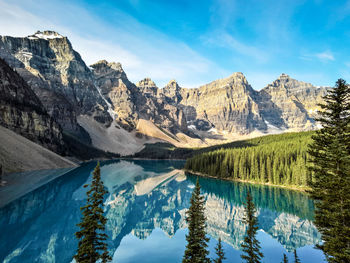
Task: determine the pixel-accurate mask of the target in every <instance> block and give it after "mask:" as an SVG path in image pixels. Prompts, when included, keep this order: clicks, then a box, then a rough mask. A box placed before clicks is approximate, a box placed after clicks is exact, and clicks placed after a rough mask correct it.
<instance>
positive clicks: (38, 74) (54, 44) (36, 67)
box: [0, 31, 111, 137]
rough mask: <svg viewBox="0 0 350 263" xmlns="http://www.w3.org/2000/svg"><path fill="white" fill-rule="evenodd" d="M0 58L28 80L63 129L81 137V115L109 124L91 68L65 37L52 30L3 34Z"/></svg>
mask: <svg viewBox="0 0 350 263" xmlns="http://www.w3.org/2000/svg"><path fill="white" fill-rule="evenodd" d="M0 57H2V58H3V59H5V60H6V61H7V62H8V63H9V65H10V66H11V67H13V68H15V69H16V70H17V72H18V73H19V74H20V75H21V76H22V77H23V78H24V79H25V80H26V81H27V82H28V84H29V85H30V86H31V87H32V89H33V91H34V92H35V94H36V95H37V96H38V97H39V99H40V100H41V102H42V103H43V105H44V107H45V108H46V110H47V111H48V113H49V114H50V115H51V116H52V117H54V119H55V120H57V122H58V123H59V124H60V125H61V126H62V128H63V129H64V130H66V131H68V132H70V133H72V134H77V135H78V136H81V127H79V125H78V124H77V120H76V117H77V116H78V115H79V114H89V115H92V116H94V117H95V119H96V120H97V121H100V122H103V123H105V124H106V125H109V124H110V122H111V118H110V116H109V114H108V113H107V105H106V103H105V101H104V100H103V99H102V98H101V96H100V95H99V93H98V90H97V89H96V87H95V85H94V79H93V77H92V74H91V71H90V70H89V68H88V67H87V66H86V65H85V63H84V61H83V60H82V59H81V57H80V55H79V54H78V53H77V52H76V51H75V50H73V48H72V45H71V43H70V41H69V40H68V39H67V38H66V37H63V36H61V35H59V34H58V33H56V32H53V31H44V32H39V31H38V32H37V33H36V34H34V35H32V36H28V37H8V36H2V37H1V38H0ZM81 137H82V136H81Z"/></svg>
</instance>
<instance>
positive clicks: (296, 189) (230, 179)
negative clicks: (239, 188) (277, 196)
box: [182, 169, 311, 194]
mask: <svg viewBox="0 0 350 263" xmlns="http://www.w3.org/2000/svg"><path fill="white" fill-rule="evenodd" d="M182 170H183V171H184V172H187V173H191V174H193V175H197V176H201V177H206V178H212V179H216V180H223V181H229V182H240V183H247V184H255V185H264V186H270V187H278V188H284V189H287V190H293V191H298V192H303V193H305V194H308V192H307V191H309V190H311V188H309V187H298V186H287V185H278V184H270V183H262V182H256V181H252V180H241V179H233V178H218V177H214V176H210V175H208V174H203V173H200V172H195V171H192V170H187V169H182Z"/></svg>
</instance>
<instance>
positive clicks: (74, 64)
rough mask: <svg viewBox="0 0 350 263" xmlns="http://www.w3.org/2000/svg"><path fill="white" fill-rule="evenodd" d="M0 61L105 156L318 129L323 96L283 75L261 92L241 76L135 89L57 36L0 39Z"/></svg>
mask: <svg viewBox="0 0 350 263" xmlns="http://www.w3.org/2000/svg"><path fill="white" fill-rule="evenodd" d="M0 57H1V58H3V59H4V60H5V61H6V62H7V63H8V64H9V65H10V66H11V67H12V68H14V69H15V70H16V71H17V72H18V74H19V75H20V76H22V77H23V79H24V80H25V81H26V82H27V83H28V84H29V86H30V87H31V89H32V90H33V91H34V93H35V94H36V95H37V97H38V98H39V99H40V101H41V103H42V104H43V106H44V108H45V109H46V111H47V112H48V113H49V115H50V116H51V117H52V118H53V119H54V120H55V121H57V123H59V124H60V126H61V127H62V129H63V132H65V133H68V134H70V135H73V136H74V137H75V138H77V139H78V140H81V141H84V142H85V143H88V144H92V145H94V146H95V147H98V148H100V149H103V150H108V151H111V152H118V153H122V154H130V153H133V152H135V151H138V150H140V149H142V147H143V145H144V143H147V142H157V141H167V142H170V143H172V144H174V145H175V146H184V147H193V146H196V147H201V146H208V145H212V144H218V143H224V142H227V141H232V140H237V139H241V138H244V137H253V136H259V135H264V134H269V133H279V132H285V131H301V130H310V129H316V128H317V123H315V121H314V117H315V114H316V112H317V110H318V107H317V103H319V102H321V101H322V96H323V95H324V94H325V92H326V88H323V87H322V88H316V87H314V86H312V85H311V84H308V83H304V82H301V81H297V80H294V79H292V78H291V77H289V76H288V75H285V74H282V75H281V76H280V77H279V78H278V79H277V80H275V81H274V82H272V83H271V84H269V85H267V86H266V87H265V88H264V89H262V90H260V91H256V90H254V89H253V88H252V87H251V85H250V84H249V83H248V81H247V79H246V78H245V76H244V75H243V73H240V72H236V73H233V74H232V75H231V76H229V77H227V78H224V79H219V80H215V81H213V82H211V83H209V84H206V85H203V86H201V87H199V88H194V89H188V88H183V87H181V86H180V85H179V84H178V83H177V82H176V81H175V80H171V81H170V82H169V83H168V84H167V85H166V86H165V87H163V88H158V87H157V86H156V84H155V83H154V82H153V81H152V80H151V79H150V78H145V79H143V80H141V81H139V82H138V83H137V84H134V83H132V82H131V81H130V80H129V79H128V77H127V75H126V73H125V72H124V70H123V68H122V66H121V64H120V63H115V62H107V61H106V60H101V61H98V62H97V63H95V64H93V65H91V66H90V67H88V66H87V65H86V64H85V63H84V61H83V59H82V58H81V56H80V55H79V53H78V52H76V51H75V50H74V49H73V47H72V44H71V43H70V41H69V40H68V38H67V37H64V36H61V35H60V34H58V33H56V32H54V31H43V32H40V31H38V32H36V33H35V34H34V35H31V36H28V37H9V36H1V37H0Z"/></svg>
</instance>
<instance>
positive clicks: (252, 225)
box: [241, 192, 264, 263]
mask: <svg viewBox="0 0 350 263" xmlns="http://www.w3.org/2000/svg"><path fill="white" fill-rule="evenodd" d="M255 212H256V208H255V205H254V203H253V200H252V196H251V194H250V193H249V192H248V194H247V201H246V203H245V217H244V219H243V222H244V223H245V224H248V229H247V234H246V236H245V238H244V243H243V244H242V248H243V252H244V254H243V255H241V258H242V259H243V260H244V261H245V262H247V263H259V262H261V259H262V258H263V257H264V255H263V253H261V252H260V242H259V241H258V240H257V239H256V234H257V231H258V219H257V218H256V216H255Z"/></svg>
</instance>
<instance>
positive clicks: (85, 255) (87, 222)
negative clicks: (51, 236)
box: [74, 163, 112, 263]
mask: <svg viewBox="0 0 350 263" xmlns="http://www.w3.org/2000/svg"><path fill="white" fill-rule="evenodd" d="M86 186H87V185H86ZM106 193H107V191H106V190H105V189H104V186H103V182H102V180H101V171H100V163H97V166H96V168H95V170H94V172H93V177H92V183H91V185H90V189H89V190H88V191H87V193H86V194H87V204H86V205H85V206H83V207H81V208H80V209H81V210H82V214H83V218H82V221H81V222H80V223H79V224H77V226H79V227H80V231H78V232H76V233H75V236H76V237H77V238H78V240H79V245H78V251H77V254H76V255H75V256H74V258H75V260H76V261H77V262H78V263H80V262H81V263H95V262H96V261H98V260H101V262H102V263H105V262H108V261H110V260H112V258H111V257H110V256H109V255H108V251H107V244H106V239H107V235H106V234H105V233H104V231H105V225H106V222H107V219H106V218H105V217H104V215H103V196H104V195H105V194H106Z"/></svg>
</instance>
